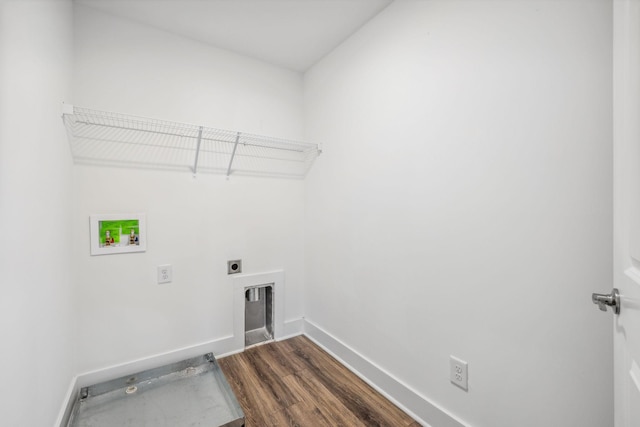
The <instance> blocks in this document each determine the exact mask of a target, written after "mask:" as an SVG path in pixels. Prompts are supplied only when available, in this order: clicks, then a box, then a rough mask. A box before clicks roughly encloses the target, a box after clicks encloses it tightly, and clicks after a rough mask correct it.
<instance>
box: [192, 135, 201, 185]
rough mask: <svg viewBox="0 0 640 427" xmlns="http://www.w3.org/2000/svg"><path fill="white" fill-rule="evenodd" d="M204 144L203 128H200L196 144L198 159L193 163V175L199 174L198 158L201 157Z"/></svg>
mask: <svg viewBox="0 0 640 427" xmlns="http://www.w3.org/2000/svg"><path fill="white" fill-rule="evenodd" d="M201 142H202V126H200V127H199V128H198V141H197V142H196V159H195V161H194V162H193V174H194V175H195V174H196V173H197V172H198V157H199V156H200V143H201Z"/></svg>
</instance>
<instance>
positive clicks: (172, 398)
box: [67, 353, 244, 427]
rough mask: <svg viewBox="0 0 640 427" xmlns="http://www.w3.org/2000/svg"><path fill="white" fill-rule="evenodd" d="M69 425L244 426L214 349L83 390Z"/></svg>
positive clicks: (133, 426)
mask: <svg viewBox="0 0 640 427" xmlns="http://www.w3.org/2000/svg"><path fill="white" fill-rule="evenodd" d="M67 426H68V427H113V426H130V427H144V426H149V427H151V426H153V427H164V426H166V427H169V426H171V427H178V426H185V427H186V426H207V427H209V426H224V427H241V426H244V413H243V412H242V408H241V407H240V405H239V404H238V401H237V399H236V397H235V395H234V394H233V391H232V390H231V387H229V383H228V382H227V380H226V378H225V377H224V374H223V373H222V371H221V370H220V366H219V365H218V363H217V362H216V359H215V357H214V356H213V354H212V353H208V354H205V355H204V356H200V357H195V358H192V359H187V360H182V361H180V362H176V363H172V364H169V365H165V366H162V367H159V368H155V369H150V370H146V371H143V372H138V373H135V374H132V375H127V376H125V377H121V378H117V379H114V380H111V381H106V382H103V383H100V384H95V385H92V386H90V387H85V388H83V389H82V390H81V392H80V396H79V398H78V400H77V401H76V402H75V404H74V407H73V410H72V414H71V418H70V420H69V423H68V425H67Z"/></svg>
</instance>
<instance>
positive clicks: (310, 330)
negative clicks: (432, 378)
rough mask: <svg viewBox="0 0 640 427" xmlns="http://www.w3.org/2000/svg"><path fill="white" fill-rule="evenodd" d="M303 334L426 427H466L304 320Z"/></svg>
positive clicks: (331, 336)
mask: <svg viewBox="0 0 640 427" xmlns="http://www.w3.org/2000/svg"><path fill="white" fill-rule="evenodd" d="M304 334H305V335H306V336H307V337H309V338H310V339H311V340H312V341H313V342H315V343H316V344H318V345H319V346H320V347H322V348H323V349H324V350H326V351H327V352H328V353H329V354H331V355H332V356H333V357H335V358H336V359H337V360H339V361H340V362H341V363H342V364H343V365H344V366H346V367H347V368H349V369H350V370H351V371H352V372H353V373H354V374H356V375H357V376H359V377H360V378H362V379H363V380H364V381H365V382H366V383H367V384H369V385H370V386H372V387H373V388H374V389H376V390H377V391H378V392H380V393H381V394H382V395H383V396H385V397H386V398H387V399H389V400H390V401H391V402H393V403H394V404H395V405H397V406H398V407H399V408H400V409H402V410H403V411H405V412H406V413H407V414H408V415H410V416H411V417H413V418H414V419H415V420H416V421H418V422H419V423H420V424H423V425H424V426H425V427H431V426H433V427H466V424H464V423H463V422H462V421H460V420H458V419H457V418H456V417H455V416H453V415H452V414H450V413H448V412H447V411H446V410H444V409H443V408H440V407H439V406H438V405H436V404H435V403H433V402H431V401H430V400H429V399H427V398H426V397H425V396H423V395H421V394H420V393H418V392H417V391H416V390H413V389H412V388H411V387H409V386H408V385H406V384H404V383H403V382H402V381H400V380H398V379H397V378H395V377H394V376H393V375H391V374H390V373H388V372H387V371H385V370H384V369H382V368H381V367H379V366H377V365H376V364H375V363H373V362H372V361H370V360H368V359H367V358H366V357H364V356H363V355H361V354H360V353H358V352H357V351H355V350H354V349H352V348H351V347H349V346H348V345H346V344H345V343H343V342H342V341H340V340H339V339H338V338H336V337H334V336H333V335H331V334H330V333H328V332H327V331H325V330H323V329H322V328H320V327H319V326H318V325H316V324H315V323H313V322H311V321H310V320H308V319H304Z"/></svg>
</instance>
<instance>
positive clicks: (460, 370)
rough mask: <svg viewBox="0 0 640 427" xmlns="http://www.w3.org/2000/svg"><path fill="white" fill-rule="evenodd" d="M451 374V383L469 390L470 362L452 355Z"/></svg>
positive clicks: (450, 362) (450, 361)
mask: <svg viewBox="0 0 640 427" xmlns="http://www.w3.org/2000/svg"><path fill="white" fill-rule="evenodd" d="M449 376H450V379H451V383H453V384H454V385H457V386H458V387H460V388H461V389H463V390H465V391H469V364H468V363H467V362H465V361H464V360H460V359H458V358H457V357H454V356H451V357H450V359H449Z"/></svg>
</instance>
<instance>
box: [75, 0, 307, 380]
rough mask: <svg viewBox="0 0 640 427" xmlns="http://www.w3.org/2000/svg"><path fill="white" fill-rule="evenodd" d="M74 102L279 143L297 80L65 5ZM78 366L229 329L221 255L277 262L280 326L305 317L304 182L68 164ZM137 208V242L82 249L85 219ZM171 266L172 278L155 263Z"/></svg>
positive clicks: (254, 263)
mask: <svg viewBox="0 0 640 427" xmlns="http://www.w3.org/2000/svg"><path fill="white" fill-rule="evenodd" d="M75 11H76V12H75V26H74V30H75V34H74V39H75V64H74V73H73V82H74V104H75V105H78V106H84V107H89V108H95V109H102V110H107V111H117V112H124V113H131V114H139V115H144V116H148V117H155V118H160V119H166V120H174V121H184V122H189V123H195V124H201V125H209V126H213V127H219V128H224V129H231V130H239V131H243V132H251V133H260V134H264V135H270V136H277V137H283V138H299V137H300V136H301V132H302V77H301V75H300V74H298V73H294V72H291V71H286V70H283V69H280V68H277V67H274V66H270V65H267V64H264V63H261V62H259V61H255V60H251V59H248V58H245V57H242V56H239V55H235V54H232V53H229V52H226V51H223V50H219V49H215V48H212V47H209V46H206V45H202V44H199V43H197V42H194V41H192V40H188V39H184V38H181V37H178V36H175V35H173V34H170V33H167V32H163V31H160V30H156V29H153V28H151V27H147V26H144V25H141V24H137V23H134V22H130V21H127V20H123V19H120V18H116V17H113V16H110V15H107V14H104V13H102V12H99V11H96V10H93V9H91V8H88V7H83V6H78V5H76V8H75ZM73 182H74V187H73V188H74V206H73V229H74V234H73V235H72V236H71V240H72V242H73V243H72V246H73V248H74V249H73V256H74V261H75V265H74V271H75V277H74V282H75V284H76V290H75V293H76V295H77V298H78V301H77V302H78V307H79V312H78V316H77V321H78V325H79V348H78V355H79V358H80V361H79V365H80V371H81V372H84V371H88V370H92V369H100V368H103V367H107V366H109V365H113V364H118V363H125V362H129V361H132V360H134V359H138V358H144V357H148V356H151V355H153V354H156V353H163V352H167V351H172V350H176V349H179V348H182V347H189V346H193V345H196V344H200V343H203V342H208V341H212V340H218V339H225V338H228V337H229V336H230V335H232V334H233V313H232V308H233V289H232V285H231V283H230V280H229V279H228V276H227V274H226V262H227V260H230V259H236V258H242V259H243V263H244V265H243V267H244V272H246V273H258V272H264V271H271V270H275V269H284V270H285V286H286V298H285V321H286V320H292V319H298V318H300V317H301V316H302V285H303V283H302V281H303V264H304V258H303V238H302V236H303V225H302V221H303V217H304V215H303V206H304V197H303V190H304V184H303V182H302V181H298V180H281V179H264V178H263V179H259V178H257V179H254V178H249V177H232V178H231V180H229V181H226V180H225V178H224V177H223V176H220V175H199V176H198V177H197V178H195V179H194V178H193V177H192V175H191V174H188V173H181V172H162V171H146V170H128V169H119V168H100V167H87V166H75V167H74V179H73ZM127 212H145V213H146V214H147V227H148V230H147V231H148V250H147V251H146V252H145V253H141V254H126V255H106V256H96V257H91V256H90V255H89V232H88V231H89V230H88V225H89V215H91V214H100V213H127ZM161 264H172V265H173V276H174V277H173V283H170V284H164V285H158V284H156V267H157V266H158V265H161Z"/></svg>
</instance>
